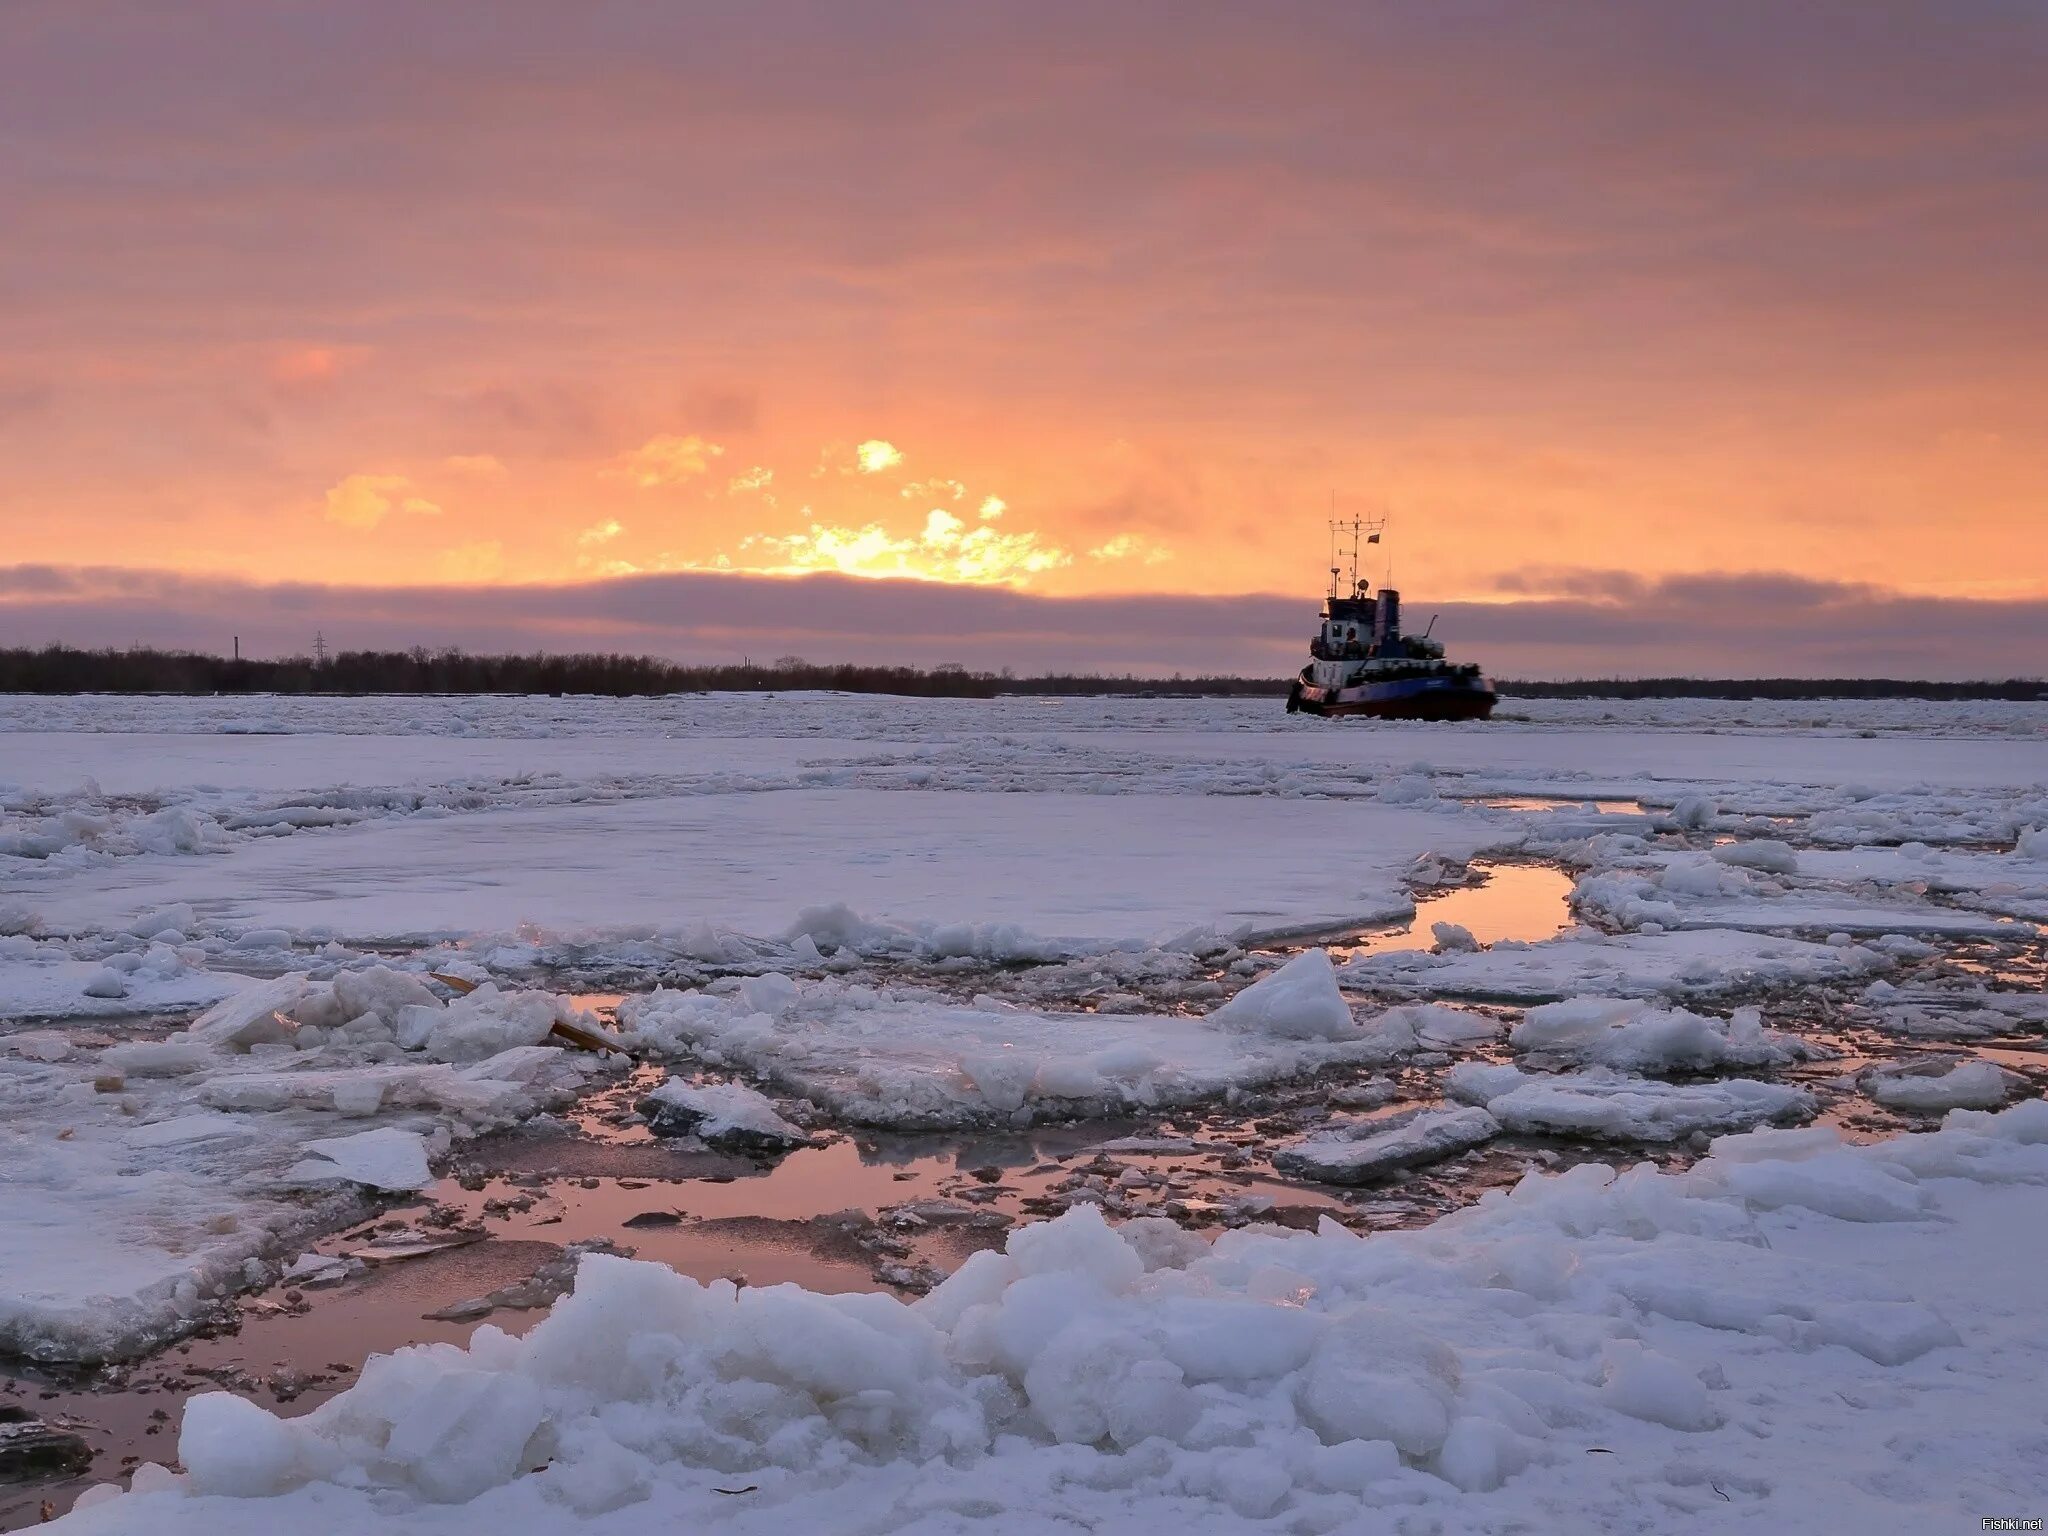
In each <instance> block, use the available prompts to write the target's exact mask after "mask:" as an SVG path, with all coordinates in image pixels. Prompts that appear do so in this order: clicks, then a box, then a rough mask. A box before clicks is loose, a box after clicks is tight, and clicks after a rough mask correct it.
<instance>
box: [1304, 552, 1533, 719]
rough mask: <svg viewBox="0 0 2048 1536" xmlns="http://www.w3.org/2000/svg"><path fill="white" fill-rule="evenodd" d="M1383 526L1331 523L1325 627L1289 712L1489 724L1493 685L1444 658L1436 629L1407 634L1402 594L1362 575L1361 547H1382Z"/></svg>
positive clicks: (1319, 632)
mask: <svg viewBox="0 0 2048 1536" xmlns="http://www.w3.org/2000/svg"><path fill="white" fill-rule="evenodd" d="M1385 528H1386V524H1385V522H1384V520H1382V521H1380V522H1377V523H1368V522H1366V521H1365V520H1363V519H1359V518H1354V519H1353V520H1352V521H1351V522H1349V523H1340V522H1337V521H1335V520H1332V522H1331V523H1330V540H1331V564H1330V595H1329V597H1328V598H1326V599H1325V600H1324V602H1323V614H1322V618H1323V626H1322V628H1321V629H1319V630H1317V631H1316V634H1315V637H1314V638H1313V639H1311V640H1310V641H1309V643H1308V649H1309V655H1310V656H1312V657H1314V658H1315V659H1314V660H1312V661H1311V662H1310V663H1309V664H1308V665H1307V666H1305V667H1303V668H1302V669H1301V675H1300V676H1299V677H1297V678H1296V679H1295V680H1294V684H1293V686H1292V687H1290V688H1289V689H1288V690H1287V712H1288V713H1289V714H1294V713H1296V712H1300V713H1303V714H1310V715H1372V716H1375V717H1376V718H1378V719H1381V720H1484V719H1485V718H1486V717H1487V716H1488V715H1490V714H1492V713H1493V705H1494V700H1495V698H1496V695H1495V693H1494V691H1493V684H1492V683H1490V682H1488V681H1487V680H1486V678H1485V677H1484V676H1483V675H1482V674H1481V673H1480V671H1479V668H1478V667H1476V666H1474V665H1473V664H1472V663H1470V662H1450V661H1445V660H1444V643H1443V642H1442V641H1441V640H1432V639H1431V638H1430V633H1429V631H1430V630H1431V629H1434V628H1436V620H1435V619H1431V620H1430V621H1429V629H1425V630H1424V631H1423V632H1422V633H1421V634H1419V635H1404V634H1402V633H1401V594H1400V593H1399V592H1396V591H1395V590H1394V589H1393V588H1392V587H1386V586H1383V587H1381V588H1380V589H1379V591H1378V592H1377V593H1374V592H1372V591H1371V590H1370V588H1369V586H1368V584H1367V583H1366V582H1364V581H1361V580H1360V579H1359V575H1358V544H1359V537H1360V535H1361V534H1365V535H1367V537H1366V539H1365V542H1366V543H1368V544H1377V543H1379V542H1380V536H1381V534H1382V533H1383V532H1384V531H1385ZM1346 533H1348V534H1350V535H1351V577H1350V581H1349V583H1348V585H1344V586H1342V587H1341V589H1340V585H1339V578H1340V577H1341V576H1342V575H1343V571H1342V568H1341V567H1339V566H1338V565H1337V563H1336V554H1335V552H1336V547H1337V540H1338V539H1339V537H1340V536H1341V535H1343V534H1346Z"/></svg>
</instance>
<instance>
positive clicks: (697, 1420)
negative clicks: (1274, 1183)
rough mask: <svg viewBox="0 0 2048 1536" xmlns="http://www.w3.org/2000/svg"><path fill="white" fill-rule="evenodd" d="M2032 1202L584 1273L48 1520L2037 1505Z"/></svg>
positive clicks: (80, 1527)
mask: <svg viewBox="0 0 2048 1536" xmlns="http://www.w3.org/2000/svg"><path fill="white" fill-rule="evenodd" d="M2044 1184H2048V1114H2044V1113H2042V1106H2040V1105H2039V1104H2033V1105H2026V1106H2021V1107H2020V1108H2017V1109H2015V1110H2012V1111H2009V1112H2007V1113H2005V1114H2003V1115H1999V1116H1995V1117H1994V1116H1990V1115H1972V1114H1971V1113H1970V1112H1968V1111H1963V1112H1959V1113H1958V1114H1957V1115H1955V1116H1952V1117H1951V1118H1950V1120H1949V1121H1948V1122H1946V1123H1945V1124H1944V1125H1943V1127H1942V1128H1941V1129H1940V1130H1939V1131H1936V1132H1932V1133H1929V1134H1926V1135H1921V1136H1914V1137H1906V1138H1902V1139H1899V1140H1897V1141H1893V1142H1889V1143H1881V1144H1877V1145H1872V1146H1863V1147H1850V1146H1845V1145H1843V1144H1841V1143H1840V1142H1839V1141H1838V1140H1836V1139H1835V1138H1834V1137H1833V1135H1832V1133H1829V1132H1817V1133H1792V1134H1791V1135H1790V1136H1789V1137H1788V1136H1787V1135H1786V1134H1785V1133H1763V1134H1761V1135H1757V1136H1740V1137H1733V1138H1724V1139H1723V1140H1722V1141H1720V1142H1718V1143H1716V1145H1715V1148H1714V1152H1713V1155H1712V1156H1710V1157H1708V1158H1707V1159H1705V1160H1704V1161H1703V1162H1701V1163H1700V1164H1699V1165H1698V1166H1696V1167H1695V1168H1694V1169H1692V1170H1691V1171H1689V1172H1684V1173H1677V1174H1666V1173H1660V1172H1658V1171H1656V1170H1654V1169H1651V1168H1649V1167H1640V1168H1636V1169H1633V1170H1630V1171H1628V1172H1626V1173H1622V1174H1619V1175H1617V1174H1616V1173H1615V1171H1614V1170H1612V1169H1609V1168H1606V1167H1604V1166H1600V1165H1597V1164H1589V1165H1584V1166H1581V1167H1578V1168H1575V1169H1572V1170H1571V1171H1570V1172H1568V1173H1565V1174H1562V1175H1558V1176H1546V1175H1532V1176H1530V1177H1529V1178H1527V1179H1525V1180H1524V1181H1523V1182H1522V1183H1521V1184H1520V1185H1518V1186H1517V1187H1516V1188H1515V1189H1513V1190H1512V1191H1509V1192H1496V1193H1493V1194H1489V1195H1487V1196H1486V1197H1484V1198H1482V1199H1481V1201H1480V1202H1479V1203H1478V1204H1477V1205H1476V1206H1474V1207H1473V1208H1471V1209H1468V1210H1465V1211H1462V1212H1459V1213H1457V1214H1456V1215H1453V1216H1450V1217H1448V1218H1445V1219H1443V1220H1440V1221H1438V1222H1437V1223H1435V1224H1434V1225H1432V1226H1430V1227H1427V1228H1424V1229H1421V1230H1419V1231H1413V1232H1397V1233H1385V1234H1378V1235H1374V1236H1371V1237H1365V1238H1361V1237H1358V1236H1356V1235H1354V1234H1352V1233H1349V1232H1347V1231H1345V1230H1343V1229H1342V1228H1339V1227H1337V1226H1335V1225H1334V1224H1325V1225H1324V1226H1323V1227H1322V1228H1321V1229H1320V1230H1318V1231H1316V1232H1314V1233H1298V1232H1287V1231H1282V1230H1279V1229H1272V1228H1267V1229H1250V1230H1247V1231H1244V1232H1239V1233H1232V1234H1227V1235H1225V1236H1224V1237H1222V1238H1219V1239H1218V1240H1217V1242H1216V1243H1215V1244H1214V1245H1213V1246H1210V1245H1207V1244H1204V1243H1202V1242H1200V1241H1199V1240H1196V1239H1192V1238H1190V1237H1188V1236H1186V1235H1185V1234H1183V1233H1181V1232H1180V1231H1179V1230H1178V1229H1176V1228H1174V1227H1173V1226H1172V1225H1171V1224H1169V1223H1166V1222H1163V1221H1158V1220H1148V1221H1135V1222H1131V1223H1129V1224H1127V1225H1125V1226H1124V1227H1122V1228H1121V1229H1112V1228H1110V1227H1109V1226H1107V1225H1106V1224H1105V1223H1104V1222H1103V1220H1102V1218H1101V1216H1100V1214H1099V1213H1097V1212H1096V1211H1094V1210H1093V1209H1090V1208H1083V1209H1079V1210H1076V1211H1074V1212H1071V1213H1069V1214H1068V1215H1066V1216H1064V1217H1062V1218H1060V1219H1059V1220H1057V1221H1054V1222H1049V1223H1046V1224H1044V1225H1040V1226H1034V1227H1028V1228H1024V1229H1021V1230H1019V1231H1017V1232H1015V1233H1013V1234H1012V1235H1011V1236H1010V1239H1009V1241H1008V1244H1007V1246H1006V1248H1005V1250H1004V1251H1002V1252H995V1253H985V1254H979V1255H977V1256H975V1257H974V1258H972V1259H970V1260H969V1261H968V1262H967V1263H966V1264H965V1265H963V1266H962V1267H961V1269H960V1270H959V1271H958V1272H957V1273H956V1274H955V1275H954V1276H953V1277H952V1278H951V1279H949V1280H948V1281H946V1282H945V1283H944V1284H943V1285H941V1286H940V1287H939V1288H938V1289H937V1290H935V1291H934V1292H932V1294H931V1295H929V1296H928V1297H925V1298H924V1299H923V1300H921V1301H918V1302H915V1303H910V1304H906V1303H903V1302H900V1301H897V1300H895V1299H893V1298H889V1297H883V1296H821V1295H813V1294H810V1293H807V1292H804V1291H801V1290H798V1289H797V1288H795V1287H792V1286H773V1287H764V1288H756V1287H746V1288H735V1287H734V1286H733V1285H731V1284H730V1283H727V1282H717V1283H714V1284H711V1285H702V1284H699V1283H697V1282H695V1281H692V1280H689V1279H685V1278H683V1277H681V1276H678V1275H676V1274H675V1273H673V1272H672V1271H669V1270H667V1269H666V1268H664V1267H662V1266H659V1265H652V1264H644V1263H636V1262H632V1261H628V1260H621V1259H612V1258H606V1257H603V1256H592V1257H588V1258H586V1259H585V1260H584V1261H583V1266H582V1269H581V1272H580V1274H579V1276H578V1280H577V1286H576V1290H575V1292H574V1294H573V1295H571V1296H570V1297H568V1298H567V1299H565V1300H563V1301H562V1302H560V1303H558V1304H557V1305H556V1307H555V1309H554V1312H553V1315H551V1316H550V1317H549V1318H547V1319H546V1320H545V1321H544V1322H543V1323H541V1325H540V1326H539V1327H537V1328H536V1329H534V1330H533V1331H532V1332H531V1333H530V1334H528V1335H526V1336H525V1337H524V1338H514V1337H510V1336H507V1335H506V1334H503V1333H501V1332H499V1331H497V1330H496V1329H494V1328H490V1327H484V1328H480V1329H479V1330H478V1331H477V1333H476V1335H475V1337H474V1339H473V1340H472V1342H471V1344H470V1346H469V1347H468V1348H467V1349H466V1350H465V1349H462V1348H458V1347H455V1346H451V1345H445V1344H437V1345H427V1346H420V1347H416V1348H413V1349H408V1350H404V1351H401V1352H399V1353H398V1354H395V1355H390V1356H381V1357H378V1358H375V1359H373V1360H372V1361H371V1362H370V1363H369V1364H368V1365H367V1366H366V1367H365V1369H364V1370H363V1372H362V1373H361V1376H360V1379H359V1380H358V1381H357V1383H356V1384H355V1385H354V1386H353V1387H351V1388H350V1390H348V1391H347V1392H345V1393H343V1394H342V1395H341V1396H339V1397H337V1398H335V1399H334V1400H332V1401H331V1402H328V1403H326V1404H323V1405H321V1406H320V1407H318V1408H315V1409H314V1410H313V1411H312V1412H311V1413H309V1414H306V1415H305V1416H303V1417H301V1418H297V1419H290V1420H280V1419H277V1418H275V1417H273V1416H272V1415H270V1414H268V1413H266V1412H265V1411H264V1410H262V1409H260V1408H256V1407H253V1406H251V1405H249V1404H246V1403H244V1402H242V1401H241V1400H239V1399H237V1398H235V1397H233V1396H231V1395H229V1394H226V1393H221V1394H215V1395H211V1396H205V1397H201V1398H198V1399H195V1400H194V1401H193V1402H192V1403H191V1404H190V1405H189V1406H188V1408H187V1411H186V1415H185V1420H184V1424H183V1427H182V1433H181V1437H180V1442H179V1447H178V1449H179V1454H180V1457H181V1459H182V1461H183V1463H184V1466H185V1468H186V1471H185V1473H184V1474H183V1476H181V1477H163V1476H159V1477H154V1478H152V1479H151V1480H150V1481H151V1484H152V1486H151V1490H150V1491H148V1492H139V1493H130V1494H127V1495H125V1496H121V1497H116V1498H106V1499H104V1500H97V1501H94V1502H92V1503H91V1504H90V1506H89V1507H87V1508H85V1509H82V1510H81V1511H80V1512H78V1513H76V1514H74V1515H73V1516H71V1517H70V1519H69V1522H68V1524H67V1525H66V1527H65V1529H66V1530H67V1531H69V1532H77V1533H80V1536H86V1533H94V1536H97V1533H107V1536H116V1533H127V1532H132V1531H142V1530H147V1531H149V1532H151V1533H152V1536H159V1533H161V1536H179V1533H184V1532H192V1533H198V1532H201V1531H204V1532H207V1533H209V1536H214V1533H223V1532H224V1533H228V1536H239V1533H242V1532H251V1533H253V1532H256V1531H259V1530H264V1531H268V1530H276V1529H281V1528H283V1529H292V1530H296V1531H303V1532H325V1531H334V1532H339V1531H342V1530H347V1529H362V1528H364V1527H366V1526H369V1525H373V1524H374V1525H379V1526H386V1527H389V1526H391V1525H393V1524H394V1523H402V1525H403V1527H404V1528H405V1529H408V1530H418V1531H442V1530H446V1531H451V1532H452V1531H456V1530H471V1529H475V1528H477V1527H478V1526H479V1525H483V1524H488V1525H491V1526H494V1527H496V1528H499V1529H508V1530H538V1529H555V1528H562V1527H566V1526H568V1525H571V1524H575V1525H577V1526H578V1527H579V1528H584V1529H591V1530H597V1531H612V1532H619V1533H640V1532H652V1531H655V1530H660V1529H677V1528H690V1527H692V1526H697V1525H706V1524H708V1525H713V1526H715V1527H716V1528H718V1529H721V1530H729V1531H737V1532H767V1531H770V1530H788V1529H803V1530H811V1531H823V1532H852V1531H860V1530H871V1529H873V1528H874V1521H875V1519H876V1517H877V1516H876V1512H877V1511H878V1510H883V1509H887V1510H889V1511H891V1512H892V1513H891V1514H890V1516H889V1519H890V1523H891V1524H892V1525H893V1526H895V1527H896V1528H904V1527H905V1526H906V1525H909V1526H912V1527H916V1528H929V1529H934V1530H938V1529H952V1528H962V1527H964V1525H965V1524H967V1523H971V1522H975V1521H981V1522H988V1521H990V1520H994V1521H996V1522H997V1523H998V1525H1000V1526H1001V1527H1002V1528H1018V1529H1024V1528H1031V1522H1033V1521H1038V1522H1040V1523H1042V1522H1044V1521H1047V1520H1064V1521H1067V1522H1070V1523H1074V1524H1078V1525H1082V1526H1087V1527H1091V1528H1097V1529H1108V1528H1114V1529H1118V1530H1125V1531H1136V1532H1153V1531H1159V1532H1163V1531H1167V1530H1173V1531H1189V1530H1196V1531H1213V1532H1222V1531H1232V1530H1240V1529H1244V1528H1245V1527H1246V1526H1247V1524H1248V1523H1251V1522H1260V1521H1268V1520H1274V1521H1278V1522H1280V1525H1279V1526H1278V1527H1276V1528H1287V1529H1316V1530H1322V1529H1335V1528H1345V1527H1348V1528H1369V1527H1370V1526H1371V1525H1373V1524H1375V1523H1388V1528H1390V1529H1391V1528H1395V1525H1394V1523H1397V1522H1400V1521H1403V1520H1406V1521H1409V1522H1410V1524H1411V1525H1412V1522H1413V1521H1414V1520H1416V1519H1426V1520H1427V1521H1428V1522H1429V1523H1430V1525H1431V1527H1433V1528H1437V1529H1453V1528H1454V1529H1458V1530H1477V1531H1484V1532H1499V1533H1505V1532H1507V1531H1510V1530H1518V1531H1534V1532H1566V1531H1573V1532H1580V1531H1601V1532H1620V1531H1624V1530H1628V1531H1639V1530H1655V1529H1670V1528H1672V1527H1673V1525H1674V1523H1679V1524H1683V1525H1684V1527H1685V1528H1686V1529H1691V1530H1704V1531H1716V1532H1718V1531H1731V1532H1732V1531H1738V1530H1755V1529H1771V1530H1787V1529H1795V1528H1802V1529H1815V1530H1840V1529H1847V1528H1852V1527H1853V1528H1855V1529H1859V1530H1870V1531H1881V1532H1903V1531H1908V1530H1923V1529H1930V1528H1940V1527H1941V1526H1942V1525H1943V1524H1945V1523H1950V1522H1951V1520H1952V1518H1953V1517H1954V1515H1955V1511H1956V1510H1957V1508H1958V1507H1959V1500H1961V1501H1966V1502H1967V1506H1968V1509H1969V1510H1971V1511H1974V1510H1976V1509H1978V1508H1987V1509H2008V1508H2010V1509H2013V1510H2025V1509H2027V1508H2031V1507H2032V1505H2031V1503H2030V1502H2029V1501H2030V1500H2031V1499H2034V1498H2037V1497H2038V1495H2039V1491H2040V1484H2039V1481H2038V1471H2039V1461H2038V1457H2037V1456H2036V1455H2035V1454H2034V1452H2035V1451H2036V1450H2038V1445H2037V1444H2036V1443H2035V1442H2036V1441H2037V1439H2038V1430H2037V1429H2036V1427H2035V1424H2036V1419H2037V1416H2036V1415H2035V1414H2034V1413H2033V1412H2032V1403H2033V1400H2034V1397H2035V1394H2036V1391H2037V1385H2038V1381H2039V1377H2040V1373H2041V1371H2042V1369H2043V1367H2044V1365H2048V1347H2044V1345H2043V1344H2042V1342H2041V1340H2040V1337H2039V1332H2038V1329H2037V1328H2036V1327H2035V1326H2034V1317H2033V1311H2034V1309H2033V1307H2032V1304H2031V1300H2032V1296H2033V1294H2034V1292H2035V1289H2036V1286H2037V1282H2038V1274H2039V1266H2040V1264H2041V1263H2042V1261H2043V1259H2044V1257H2048V1238H2044V1237H2043V1232H2044V1230H2048V1228H2044V1226H2043V1224H2042V1223H2040V1222H2039V1221H2038V1220H2033V1219H2029V1218H2030V1217H2033V1216H2038V1214H2039V1211H2040V1206H2041V1201H2042V1197H2043V1185H2044ZM1617 1466H1618V1467H1619V1468H1620V1469H1621V1475H1617ZM734 1488H744V1489H746V1490H747V1492H746V1494H745V1495H744V1502H735V1500H736V1499H738V1498H739V1497H740V1496H737V1495H733V1494H731V1493H730V1492H729V1490H731V1489H734ZM1963 1490H1966V1492H1965V1491H1963ZM1980 1501H1981V1502H1980ZM1006 1511H1007V1512H1008V1513H1007V1515H1005V1513H1004V1512H1006ZM1972 1518H1974V1514H1973V1515H1972Z"/></svg>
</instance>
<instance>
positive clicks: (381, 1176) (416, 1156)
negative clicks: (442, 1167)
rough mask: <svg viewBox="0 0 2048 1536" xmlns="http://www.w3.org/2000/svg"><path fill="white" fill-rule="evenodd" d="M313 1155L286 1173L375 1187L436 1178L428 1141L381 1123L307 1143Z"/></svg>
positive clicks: (303, 1179) (418, 1185)
mask: <svg viewBox="0 0 2048 1536" xmlns="http://www.w3.org/2000/svg"><path fill="white" fill-rule="evenodd" d="M306 1151H307V1152H309V1153H311V1154H312V1155H311V1156H310V1157H308V1158H306V1159H305V1160H304V1161H302V1162H299V1163H296V1164H294V1165H293V1167H292V1168H291V1170H290V1172H289V1173H288V1174H287V1175H286V1177H287V1178H288V1179H290V1180H292V1181H293V1182H296V1183H310V1184H321V1183H330V1182H338V1181H341V1180H346V1181H348V1182H349V1183H352V1184H364V1185H367V1186H369V1187H370V1188H371V1189H382V1190H392V1191H400V1190H416V1189H425V1188H426V1187H427V1186H428V1185H429V1184H431V1183H433V1182H434V1175H433V1172H432V1171H431V1170H430V1169H429V1168H428V1167H427V1144H426V1141H425V1140H424V1139H423V1138H422V1137H420V1136H419V1135H417V1134H415V1133H414V1132H412V1131H402V1130H399V1129H398V1128H397V1127H396V1126H388V1125H387V1126H379V1127H378V1128H377V1129H375V1130H371V1131H358V1132H356V1134H355V1135H353V1136H329V1137H324V1138H322V1139H320V1140H318V1141H309V1142H307V1143H306Z"/></svg>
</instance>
